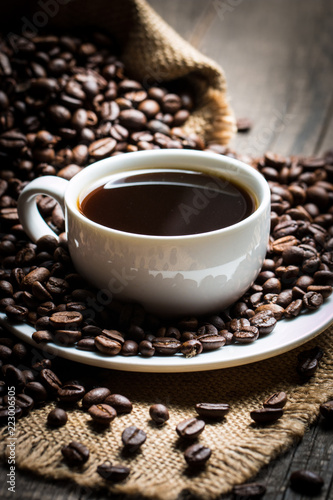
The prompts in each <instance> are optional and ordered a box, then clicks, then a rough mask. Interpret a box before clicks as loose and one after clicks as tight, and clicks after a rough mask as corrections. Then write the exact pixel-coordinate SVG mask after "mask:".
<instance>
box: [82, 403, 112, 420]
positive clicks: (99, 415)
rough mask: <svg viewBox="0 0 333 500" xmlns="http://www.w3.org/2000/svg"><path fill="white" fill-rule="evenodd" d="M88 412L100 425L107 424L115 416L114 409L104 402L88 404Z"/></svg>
mask: <svg viewBox="0 0 333 500" xmlns="http://www.w3.org/2000/svg"><path fill="white" fill-rule="evenodd" d="M88 413H89V415H90V416H91V418H92V419H93V420H94V422H97V423H98V424H101V425H109V423H110V422H112V420H113V419H115V418H116V416H117V412H116V410H115V409H114V408H112V406H109V405H107V404H104V403H100V404H97V405H92V406H90V408H89V409H88Z"/></svg>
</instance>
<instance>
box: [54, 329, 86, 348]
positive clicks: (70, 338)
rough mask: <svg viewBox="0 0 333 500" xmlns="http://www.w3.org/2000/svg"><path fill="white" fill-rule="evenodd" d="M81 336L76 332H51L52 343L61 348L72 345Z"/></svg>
mask: <svg viewBox="0 0 333 500" xmlns="http://www.w3.org/2000/svg"><path fill="white" fill-rule="evenodd" d="M81 336H82V335H81V332H79V331H77V330H55V332H53V339H54V342H56V343H58V344H60V345H63V346H71V345H74V344H75V343H76V342H78V341H79V340H80V339H81Z"/></svg>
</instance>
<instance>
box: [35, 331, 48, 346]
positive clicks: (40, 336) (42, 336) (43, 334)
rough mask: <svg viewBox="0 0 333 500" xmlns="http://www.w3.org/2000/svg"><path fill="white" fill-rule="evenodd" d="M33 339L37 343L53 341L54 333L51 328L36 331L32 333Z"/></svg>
mask: <svg viewBox="0 0 333 500" xmlns="http://www.w3.org/2000/svg"><path fill="white" fill-rule="evenodd" d="M32 339H33V340H34V341H35V342H36V343H37V344H40V343H42V342H53V335H52V332H50V331H49V330H38V331H37V332H34V333H33V334H32Z"/></svg>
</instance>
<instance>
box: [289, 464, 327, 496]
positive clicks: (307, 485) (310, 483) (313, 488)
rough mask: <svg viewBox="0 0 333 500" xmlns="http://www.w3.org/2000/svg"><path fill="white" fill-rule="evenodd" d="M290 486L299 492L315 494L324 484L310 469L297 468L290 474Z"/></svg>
mask: <svg viewBox="0 0 333 500" xmlns="http://www.w3.org/2000/svg"><path fill="white" fill-rule="evenodd" d="M290 486H291V487H292V489H293V490H295V491H297V492H299V493H304V494H306V495H316V494H318V493H319V492H320V490H321V489H322V487H323V486H324V480H323V478H322V477H320V476H319V475H318V474H316V473H315V472H312V471H310V470H305V469H303V470H297V471H294V472H293V473H292V474H291V476H290Z"/></svg>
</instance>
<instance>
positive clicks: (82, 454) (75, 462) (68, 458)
mask: <svg viewBox="0 0 333 500" xmlns="http://www.w3.org/2000/svg"><path fill="white" fill-rule="evenodd" d="M61 453H62V456H63V458H64V460H65V462H66V464H67V465H68V466H69V467H81V466H82V465H83V464H85V463H86V462H87V461H88V459H89V455H90V453H89V450H88V448H87V447H86V446H85V445H84V444H82V443H78V442H77V441H72V442H71V443H69V444H68V445H66V446H63V447H62V448H61Z"/></svg>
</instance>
